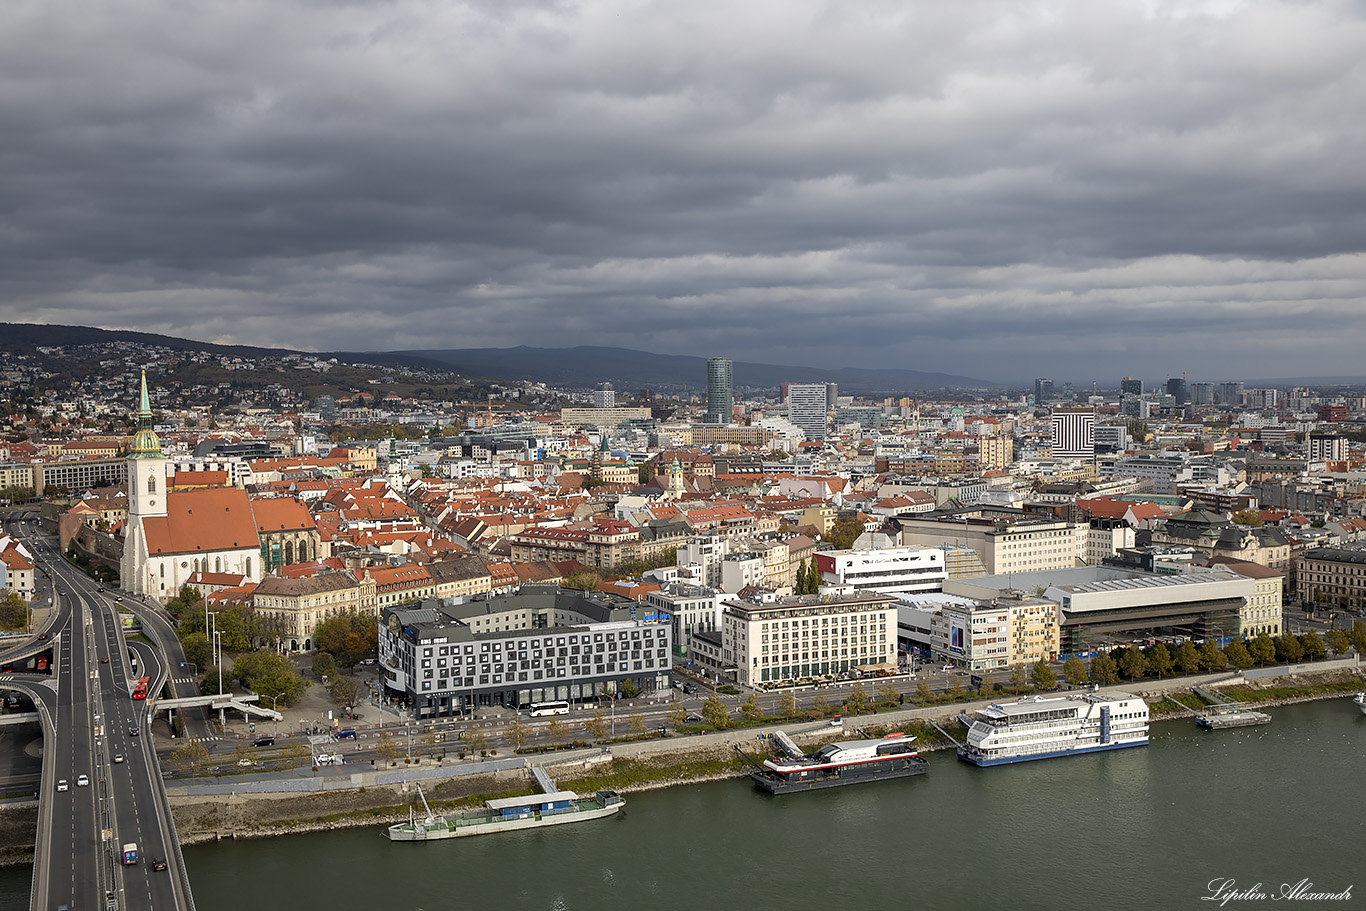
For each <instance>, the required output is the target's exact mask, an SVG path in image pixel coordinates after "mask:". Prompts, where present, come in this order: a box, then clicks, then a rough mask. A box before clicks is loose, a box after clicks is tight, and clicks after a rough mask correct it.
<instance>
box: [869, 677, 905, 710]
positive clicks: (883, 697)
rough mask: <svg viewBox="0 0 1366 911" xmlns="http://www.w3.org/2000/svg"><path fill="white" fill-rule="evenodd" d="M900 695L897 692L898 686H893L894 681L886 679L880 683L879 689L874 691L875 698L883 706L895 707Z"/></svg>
mask: <svg viewBox="0 0 1366 911" xmlns="http://www.w3.org/2000/svg"><path fill="white" fill-rule="evenodd" d="M900 695H901V694H900V693H898V692H897V691H896V686H894V685H893V684H892V681H890V680H887V679H885V678H884V679H883V680H881V681H879V682H878V685H877V687H876V688H875V689H874V690H873V698H874V699H876V700H877V701H878V702H879V703H880V704H882V705H895V704H896V701H897V697H898V696H900Z"/></svg>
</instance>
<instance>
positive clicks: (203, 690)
mask: <svg viewBox="0 0 1366 911" xmlns="http://www.w3.org/2000/svg"><path fill="white" fill-rule="evenodd" d="M221 679H222V677H221V675H220V674H219V673H218V665H216V664H210V665H209V666H208V667H206V668H204V673H203V674H201V675H200V677H199V694H200V695H201V696H217V695H218V694H219V693H221V692H222V691H223V690H221V689H219V687H218V684H219V681H220V680H221ZM228 679H229V680H231V679H232V678H231V677H229V678H228ZM223 687H224V689H226V688H227V684H226V683H224V684H223Z"/></svg>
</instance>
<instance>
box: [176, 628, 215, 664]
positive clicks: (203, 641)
mask: <svg viewBox="0 0 1366 911" xmlns="http://www.w3.org/2000/svg"><path fill="white" fill-rule="evenodd" d="M180 646H181V648H182V649H184V651H185V660H186V661H188V662H190V663H191V664H193V665H194V666H195V667H196V668H202V667H208V666H209V662H210V661H212V660H213V646H212V645H210V644H209V637H208V636H206V635H204V634H203V633H190V635H188V636H186V637H185V638H184V639H182V640H181V642H180Z"/></svg>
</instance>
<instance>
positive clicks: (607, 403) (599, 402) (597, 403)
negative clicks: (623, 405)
mask: <svg viewBox="0 0 1366 911" xmlns="http://www.w3.org/2000/svg"><path fill="white" fill-rule="evenodd" d="M616 406H617V393H616V390H614V389H613V388H612V384H611V383H603V384H602V385H601V386H599V387H598V388H597V389H594V390H593V407H594V408H615V407H616Z"/></svg>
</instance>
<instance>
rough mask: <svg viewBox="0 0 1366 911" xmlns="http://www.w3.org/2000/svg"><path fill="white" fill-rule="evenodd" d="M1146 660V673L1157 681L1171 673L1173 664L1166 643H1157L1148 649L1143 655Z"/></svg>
mask: <svg viewBox="0 0 1366 911" xmlns="http://www.w3.org/2000/svg"><path fill="white" fill-rule="evenodd" d="M1145 657H1146V658H1147V659H1148V672H1149V673H1151V674H1155V675H1156V676H1157V678H1158V679H1159V680H1161V679H1162V678H1163V677H1166V676H1167V675H1168V674H1170V673H1171V672H1172V667H1173V666H1174V664H1175V662H1174V661H1173V660H1172V653H1171V649H1169V648H1167V646H1166V643H1163V642H1158V643H1156V644H1154V645H1153V647H1152V648H1150V649H1148V651H1147V652H1146V654H1145Z"/></svg>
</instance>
